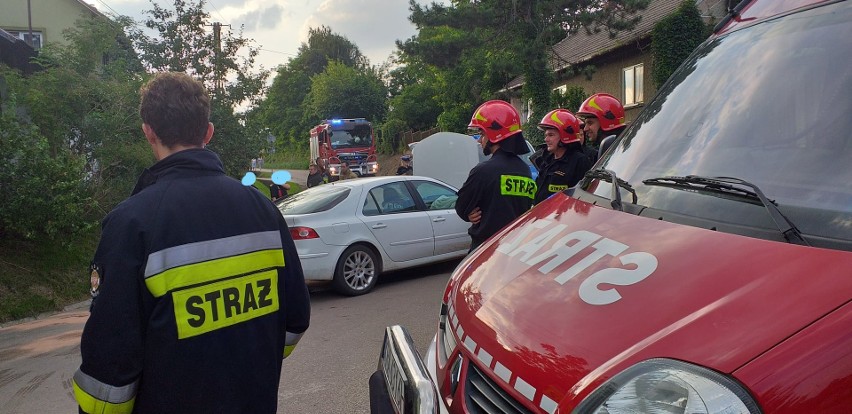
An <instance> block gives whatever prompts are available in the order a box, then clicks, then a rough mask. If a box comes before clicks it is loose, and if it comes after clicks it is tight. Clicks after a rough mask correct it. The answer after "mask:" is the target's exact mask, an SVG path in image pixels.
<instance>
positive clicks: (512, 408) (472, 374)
mask: <svg viewBox="0 0 852 414" xmlns="http://www.w3.org/2000/svg"><path fill="white" fill-rule="evenodd" d="M465 394H466V395H465V405H466V406H467V411H468V412H470V413H471V414H515V413H518V414H521V413H531V412H530V411H529V410H527V409H526V408H524V407H523V406H522V405H521V404H520V403H519V402H518V401H516V400H515V399H514V398H512V397H511V396H510V395H509V394H508V393H506V391H504V390H503V389H502V388H500V387H499V386H498V385H497V384H496V383H495V382H494V381H492V380H491V379H490V378H488V377H487V376H485V375H483V374H482V371H480V370H479V368H477V367H476V365H474V364H473V363H469V364H468V369H467V381H466V383H465Z"/></svg>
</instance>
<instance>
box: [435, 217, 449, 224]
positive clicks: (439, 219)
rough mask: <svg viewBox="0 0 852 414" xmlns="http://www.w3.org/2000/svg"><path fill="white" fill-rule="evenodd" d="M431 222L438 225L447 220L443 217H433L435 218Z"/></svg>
mask: <svg viewBox="0 0 852 414" xmlns="http://www.w3.org/2000/svg"><path fill="white" fill-rule="evenodd" d="M432 221H434V222H435V223H438V222H441V221H447V219H445V218H443V217H435V218H433V219H432Z"/></svg>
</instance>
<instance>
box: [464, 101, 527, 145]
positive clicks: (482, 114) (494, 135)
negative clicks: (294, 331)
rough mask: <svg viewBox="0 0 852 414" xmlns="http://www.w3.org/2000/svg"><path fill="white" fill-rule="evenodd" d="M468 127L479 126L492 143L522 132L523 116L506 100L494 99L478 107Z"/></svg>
mask: <svg viewBox="0 0 852 414" xmlns="http://www.w3.org/2000/svg"><path fill="white" fill-rule="evenodd" d="M467 127H468V128H479V129H480V130H482V134H484V135H485V138H486V139H488V141H489V142H491V143H492V144H496V143H498V142H500V141H502V140H504V139H506V138H509V137H511V136H512V135H515V134H518V133H520V132H521V116H520V115H518V111H517V110H516V109H515V107H513V106H512V105H511V104H509V103H508V102H506V101H500V100H493V101H488V102H485V103H484V104H482V105H479V108H476V111H475V112H474V113H473V117H471V118H470V124H468V126H467Z"/></svg>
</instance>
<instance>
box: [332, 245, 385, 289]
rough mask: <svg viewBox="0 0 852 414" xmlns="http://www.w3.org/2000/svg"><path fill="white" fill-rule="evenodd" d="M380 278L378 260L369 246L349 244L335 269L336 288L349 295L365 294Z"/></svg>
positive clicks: (334, 282)
mask: <svg viewBox="0 0 852 414" xmlns="http://www.w3.org/2000/svg"><path fill="white" fill-rule="evenodd" d="M377 278H378V261H377V260H376V255H375V253H373V251H372V250H370V248H369V247H366V246H363V245H354V246H349V248H348V249H346V250H345V251H344V252H343V254H342V255H341V256H340V259H339V260H338V261H337V267H336V269H335V271H334V280H333V282H332V283H333V285H334V288H335V290H337V291H338V292H339V293H341V294H343V295H347V296H357V295H363V294H365V293H367V292H369V291H370V290H372V289H373V286H375V285H376V279H377Z"/></svg>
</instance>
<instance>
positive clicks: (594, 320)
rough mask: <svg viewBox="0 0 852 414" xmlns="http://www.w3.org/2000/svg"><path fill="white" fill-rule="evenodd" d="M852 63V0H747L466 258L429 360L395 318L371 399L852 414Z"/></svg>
mask: <svg viewBox="0 0 852 414" xmlns="http://www.w3.org/2000/svg"><path fill="white" fill-rule="evenodd" d="M844 39H845V40H844ZM842 62H847V63H846V64H843V63H842ZM849 62H852V0H847V1H839V0H823V1H818V0H785V1H778V0H752V1H748V0H746V1H743V2H741V3H740V4H739V5H738V6H737V7H736V8H735V9H734V10H733V11H732V13H731V14H730V15H729V16H728V17H727V18H726V19H725V20H723V21H722V22H721V23H720V25H719V26H718V29H717V30H716V31H715V33H714V34H713V35H712V36H711V37H710V38H709V39H707V40H706V41H705V42H704V43H702V44H701V45H700V46H699V47H698V48H697V49H696V50H695V51H694V52H693V53H692V54H691V55H690V56H689V58H687V59H686V61H685V62H684V63H683V65H682V66H681V67H680V68H679V69H678V70H677V71H675V72H674V73H673V74H672V76H671V77H670V78H669V80H668V81H667V82H666V83H665V84H664V85H662V86H661V87H660V89H659V91H658V92H657V95H656V96H655V97H654V99H653V100H651V101H650V102H647V104H646V106H645V108H644V110H643V111H642V113H641V114H640V115H639V117H638V118H637V119H636V120H635V121H633V122H632V123H631V125H630V126H629V127H628V128H627V129H626V130H625V131H624V132H623V133H622V134H621V135H620V136H618V138H616V140H615V141H614V143H613V144H612V146H611V147H610V148H609V150H608V151H607V152H606V153H604V155H603V157H601V159H600V160H599V161H598V162H597V164H595V167H594V169H593V170H592V171H590V172H589V174H587V175H586V178H585V179H584V180H583V181H581V182H580V184H579V185H578V186H577V187H576V188H574V189H569V190H568V191H570V190H573V192H572V193H571V194H570V196H569V194H567V192H561V193H556V194H554V195H553V196H551V197H550V198H549V199H547V200H546V201H544V202H542V203H539V204H538V205H537V206H536V207H534V208H533V209H532V210H530V211H529V212H528V213H527V214H525V215H523V216H521V217H520V218H518V220H516V221H515V222H513V223H511V224H510V225H508V226H507V227H506V228H504V229H502V230H501V231H500V232H498V233H497V234H495V235H494V236H493V237H492V238H490V239H489V240H488V241H487V242H485V244H483V245H482V246H480V247H479V248H478V249H477V250H475V251H474V252H472V253H471V254H470V255H468V256H467V258H465V259H464V260H463V261H462V262H461V263H460V264H459V265H458V267H457V268H456V270H455V271H454V272H453V275H452V277H451V278H450V280H449V283H448V284H447V288H446V290H445V292H444V296H443V303H442V304H441V307H440V313H439V312H438V309H437V306H436V312H435V318H436V322H437V323H436V331H437V334H436V336H435V339H434V340H433V341H432V343H431V345H430V346H429V348H428V350H427V352H426V355H425V357H424V358H423V360H422V361H421V360H420V358H419V355H418V352H417V348H416V347H415V346H414V344H413V343H412V340H411V337H410V335H408V334H407V332H406V331H405V329H404V328H402V327H400V326H393V327H389V328H387V330H386V332H385V341H384V345H383V348H382V352H381V353H380V358H379V366H378V370H377V371H376V373H375V374H374V375H373V376H372V377H371V378H370V393H371V399H370V401H371V408H372V409H373V410H374V412H384V411H387V412H397V413H403V412H404V413H437V412H441V413H445V412H448V413H453V414H463V413H489V414H491V413H550V414H554V413H559V414H568V413H574V414H624V413H670V414H686V413H689V414H694V413H696V414H697V413H707V414H720V413H739V414H759V413H767V414H769V413H771V414H802V413H852V162H850V161H851V160H852V134H850V131H852V116H850V114H852V94H850V91H852V71H850V70H849V67H848V63H849Z"/></svg>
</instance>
